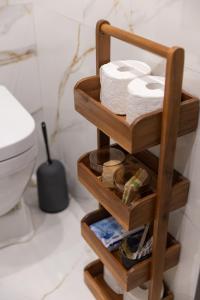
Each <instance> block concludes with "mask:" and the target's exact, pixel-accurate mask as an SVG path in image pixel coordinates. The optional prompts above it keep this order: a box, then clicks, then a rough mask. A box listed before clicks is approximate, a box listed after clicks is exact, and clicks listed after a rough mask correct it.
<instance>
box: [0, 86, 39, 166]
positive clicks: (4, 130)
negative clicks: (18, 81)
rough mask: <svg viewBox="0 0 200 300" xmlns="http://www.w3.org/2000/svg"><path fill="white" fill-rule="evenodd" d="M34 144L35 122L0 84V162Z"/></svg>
mask: <svg viewBox="0 0 200 300" xmlns="http://www.w3.org/2000/svg"><path fill="white" fill-rule="evenodd" d="M34 144H35V122H34V119H33V118H32V116H31V115H30V114H29V113H28V112H27V111H26V110H25V109H24V108H23V106H22V105H21V104H20V103H19V102H18V101H17V100H16V99H15V97H14V96H13V95H12V94H11V93H10V92H9V91H8V90H7V89H6V88H5V87H4V86H1V85H0V162H1V161H4V160H7V159H10V158H12V157H15V156H17V155H20V154H22V153H23V152H25V151H27V150H28V149H30V148H31V147H33V145H34Z"/></svg>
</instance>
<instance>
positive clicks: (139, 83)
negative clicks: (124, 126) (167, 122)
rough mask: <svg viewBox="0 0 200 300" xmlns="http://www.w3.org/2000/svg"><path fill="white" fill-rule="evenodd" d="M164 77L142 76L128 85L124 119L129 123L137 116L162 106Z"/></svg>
mask: <svg viewBox="0 0 200 300" xmlns="http://www.w3.org/2000/svg"><path fill="white" fill-rule="evenodd" d="M164 86H165V78H164V77H161V76H144V77H142V78H137V79H135V80H133V81H131V82H130V83H129V85H128V97H127V112H126V121H127V122H128V123H129V124H131V123H132V122H134V121H135V120H136V119H137V118H138V117H140V116H141V115H144V114H146V113H150V112H153V111H155V110H157V109H160V108H162V106H163V100H164Z"/></svg>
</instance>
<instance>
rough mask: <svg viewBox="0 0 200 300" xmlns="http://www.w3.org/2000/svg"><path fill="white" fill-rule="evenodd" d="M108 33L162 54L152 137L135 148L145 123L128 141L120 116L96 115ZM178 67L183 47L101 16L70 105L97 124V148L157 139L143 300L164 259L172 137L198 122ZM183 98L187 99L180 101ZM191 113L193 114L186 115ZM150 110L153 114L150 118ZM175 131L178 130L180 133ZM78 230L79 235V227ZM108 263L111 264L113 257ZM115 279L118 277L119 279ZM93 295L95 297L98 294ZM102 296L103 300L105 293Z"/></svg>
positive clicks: (153, 296)
mask: <svg viewBox="0 0 200 300" xmlns="http://www.w3.org/2000/svg"><path fill="white" fill-rule="evenodd" d="M111 37H114V38H117V39H119V40H121V41H124V42H127V43H129V44H131V45H134V46H137V47H139V48H142V49H144V50H146V51H149V52H152V53H154V54H157V55H160V56H162V57H164V58H166V74H165V78H166V80H165V95H164V104H163V110H162V112H159V111H157V112H156V113H155V114H153V117H152V116H151V118H150V123H149V124H151V122H152V120H153V119H154V121H155V119H156V120H157V121H156V122H155V123H154V126H156V128H153V134H152V135H153V138H152V139H151V140H150V141H148V142H147V143H146V144H143V145H142V146H141V145H140V146H138V147H137V143H139V141H140V140H141V139H143V138H144V137H145V138H147V139H148V137H147V136H145V135H144V134H145V131H146V130H147V131H148V128H147V127H148V126H146V125H145V126H143V132H142V128H139V129H138V139H137V142H136V141H135V143H134V144H133V136H134V135H133V136H132V134H133V132H131V135H130V130H127V132H129V134H128V136H127V137H126V139H125V140H124V137H123V132H124V133H125V131H126V129H128V127H127V124H126V122H125V121H124V120H123V119H120V118H119V117H114V115H111V114H109V112H108V111H107V110H104V114H102V112H101V110H102V105H101V104H100V103H98V100H99V95H98V90H99V79H98V76H99V69H100V67H101V66H102V65H103V64H105V63H108V62H109V61H110V50H111V49H110V48H111V43H110V42H111ZM183 69H184V49H182V48H180V47H171V48H169V47H166V46H163V45H161V44H158V43H155V42H154V41H151V40H148V39H145V38H143V37H140V36H138V35H136V34H133V33H129V32H126V31H124V30H121V29H119V28H116V27H113V26H111V25H110V24H109V22H107V21H105V20H101V21H99V22H98V23H97V26H96V77H95V78H90V79H88V81H82V82H79V83H78V85H77V86H76V87H75V107H76V109H77V111H79V112H80V113H82V115H83V116H85V117H86V118H87V119H88V120H89V121H91V122H93V123H94V124H95V125H96V126H97V127H99V128H98V129H97V145H98V148H102V147H105V146H109V144H110V137H113V138H115V140H117V142H118V143H119V144H120V145H122V147H123V148H125V149H126V150H127V151H129V152H130V153H133V152H137V151H139V150H143V149H144V148H145V147H146V148H148V147H150V146H152V145H153V144H156V143H159V142H160V159H159V165H158V180H157V189H156V206H155V212H154V230H153V252H152V258H151V259H150V260H149V261H148V268H146V270H148V271H146V272H147V273H145V275H144V274H143V280H144V278H145V280H146V279H149V278H151V286H150V291H149V300H160V292H161V288H162V281H163V273H164V270H165V269H166V257H167V253H168V250H166V242H167V230H168V220H169V212H170V207H171V202H172V199H173V194H172V193H173V175H174V159H175V150H176V141H177V137H178V136H179V135H182V134H183V135H184V134H186V133H188V132H191V131H194V130H195V129H196V127H197V122H198V114H199V103H198V100H197V99H192V97H190V98H187V95H185V94H182V81H183ZM185 97H186V98H187V99H184V98H185ZM94 98H95V99H94ZM95 100H97V101H95ZM182 100H183V101H182ZM84 101H85V103H84ZM187 101H189V104H190V105H192V106H190V108H191V107H193V108H192V109H189V105H186V103H187ZM85 104H86V105H85ZM187 104H188V103H187ZM183 107H184V108H183ZM186 107H187V108H186ZM184 109H185V112H184V113H183V111H184ZM189 111H190V112H189ZM192 111H193V114H191V112H192ZM88 112H89V115H88ZM95 113H96V115H95ZM91 114H93V119H91ZM156 114H157V117H155V115H156ZM184 114H186V116H185V117H183V115H184ZM193 115H194V118H193ZM98 117H99V118H102V120H101V121H98V122H97V120H95V118H98ZM108 117H109V120H106V118H108ZM146 117H147V119H146V120H148V117H149V115H148V116H147V115H146ZM144 118H145V117H144ZM188 118H189V119H188ZM141 119H142V118H141ZM187 119H188V120H190V121H188V122H191V123H190V125H191V126H189V127H190V129H188V128H187V124H186V123H187V121H186V120H187ZM137 121H138V120H136V124H137ZM139 121H141V120H139ZM109 123H110V124H109ZM138 123H140V122H138ZM105 124H109V126H108V127H107V128H106V127H105ZM136 124H132V125H133V127H132V131H134V126H135V125H136ZM152 124H153V122H152ZM182 126H183V128H184V126H186V127H185V128H187V130H183V131H182ZM122 128H123V130H122ZM130 128H131V126H130ZM135 130H136V129H135ZM117 131H119V132H120V135H118V134H117ZM181 131H182V133H181V134H180V132H181ZM154 135H155V136H154ZM158 137H159V139H158ZM152 141H154V142H152ZM82 232H83V234H84V231H82ZM88 234H89V233H88ZM85 237H87V235H85ZM90 241H91V240H90V239H88V242H90ZM91 246H95V245H91ZM95 248H96V249H95V251H96V252H97V254H98V255H99V256H100V257H101V258H102V259H104V261H103V262H106V263H108V261H106V259H105V257H107V258H108V257H110V256H109V255H108V254H106V253H104V254H105V255H102V253H101V251H100V249H101V243H99V244H98V247H96V246H95ZM179 250H180V249H179ZM102 251H104V250H103V249H102ZM177 253H178V251H177ZM177 262H178V256H177V257H176V261H174V263H173V264H172V265H171V267H172V266H173V265H175V264H176V263H177ZM113 264H115V261H114V260H113ZM112 269H113V265H112V263H111V264H110V270H111V271H112ZM143 271H144V270H143ZM121 272H122V274H121V275H122V276H127V274H125V273H124V272H123V270H121ZM133 274H134V272H133ZM118 277H120V274H118ZM130 278H131V277H129V279H130ZM118 279H119V280H120V278H118ZM125 279H127V277H126V278H125ZM143 280H141V281H143ZM140 283H141V282H140V280H139V281H138V282H137V278H135V277H134V276H133V277H132V278H131V279H130V282H129V283H128V285H127V286H126V284H125V286H126V287H128V288H130V287H133V286H136V284H140ZM102 289H103V286H102ZM99 294H101V291H99ZM96 296H97V299H98V295H96ZM102 299H106V297H104V298H102Z"/></svg>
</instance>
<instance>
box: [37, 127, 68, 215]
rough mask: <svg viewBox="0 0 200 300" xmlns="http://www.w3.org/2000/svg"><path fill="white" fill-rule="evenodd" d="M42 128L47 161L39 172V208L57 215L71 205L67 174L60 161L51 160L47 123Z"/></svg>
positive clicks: (40, 167)
mask: <svg viewBox="0 0 200 300" xmlns="http://www.w3.org/2000/svg"><path fill="white" fill-rule="evenodd" d="M41 127H42V133H43V137H44V142H45V147H46V153H47V161H46V162H45V163H43V164H42V165H40V166H39V168H38V170H37V185H38V198H39V206H40V208H41V210H43V211H45V212H48V213H57V212H60V211H62V210H64V209H65V208H66V207H67V206H68V204H69V195H68V190H67V181H66V173H65V168H64V166H63V164H62V163H61V162H60V161H58V160H54V159H51V156H50V151H49V145H48V137H47V129H46V124H45V122H42V123H41Z"/></svg>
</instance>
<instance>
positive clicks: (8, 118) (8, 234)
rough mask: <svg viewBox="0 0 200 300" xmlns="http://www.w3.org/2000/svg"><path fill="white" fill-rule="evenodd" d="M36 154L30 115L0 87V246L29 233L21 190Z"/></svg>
mask: <svg viewBox="0 0 200 300" xmlns="http://www.w3.org/2000/svg"><path fill="white" fill-rule="evenodd" d="M36 156H37V143H36V129H35V122H34V120H33V118H32V116H31V115H30V114H29V113H28V112H27V111H26V110H25V109H24V107H23V106H22V105H21V104H20V103H19V102H18V101H17V100H16V99H15V97H14V96H13V95H12V94H11V93H10V92H9V91H8V90H7V89H6V88H5V87H4V86H0V248H2V247H5V246H8V245H11V244H14V243H18V242H23V241H26V240H27V239H29V238H30V237H31V235H32V234H33V226H32V221H31V216H30V213H29V209H28V207H27V205H26V204H25V203H24V200H23V193H24V190H25V189H26V187H27V184H28V182H29V180H30V178H31V176H32V173H33V170H34V166H35V161H36Z"/></svg>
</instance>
